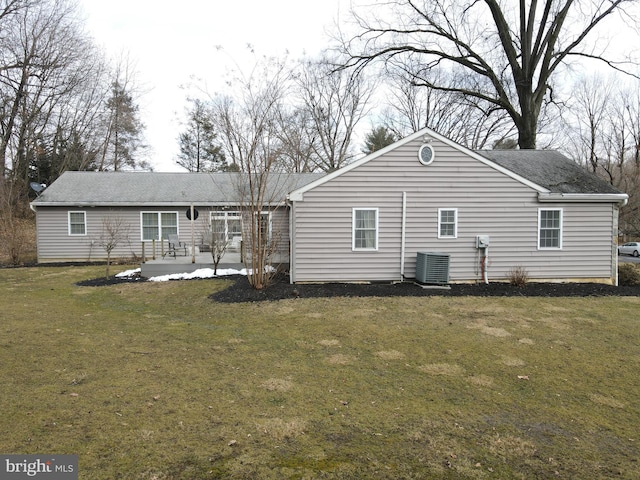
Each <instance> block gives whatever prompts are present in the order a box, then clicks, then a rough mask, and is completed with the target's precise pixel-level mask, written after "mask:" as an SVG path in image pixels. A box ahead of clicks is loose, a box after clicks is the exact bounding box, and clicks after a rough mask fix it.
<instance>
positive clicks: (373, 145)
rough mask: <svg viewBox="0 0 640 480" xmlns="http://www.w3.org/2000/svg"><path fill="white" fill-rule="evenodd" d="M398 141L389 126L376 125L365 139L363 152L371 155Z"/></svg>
mask: <svg viewBox="0 0 640 480" xmlns="http://www.w3.org/2000/svg"><path fill="white" fill-rule="evenodd" d="M395 141H396V137H395V135H394V134H393V133H392V132H391V131H389V129H388V128H387V127H376V128H374V129H373V130H371V131H370V132H369V133H368V134H367V136H366V138H365V139H364V148H363V149H362V153H365V154H367V155H369V154H370V153H373V152H375V151H377V150H381V149H383V148H384V147H386V146H387V145H391V144H392V143H393V142H395Z"/></svg>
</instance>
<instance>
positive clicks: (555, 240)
mask: <svg viewBox="0 0 640 480" xmlns="http://www.w3.org/2000/svg"><path fill="white" fill-rule="evenodd" d="M561 248H562V209H561V208H557V209H549V210H544V209H542V208H541V209H539V210H538V249H561Z"/></svg>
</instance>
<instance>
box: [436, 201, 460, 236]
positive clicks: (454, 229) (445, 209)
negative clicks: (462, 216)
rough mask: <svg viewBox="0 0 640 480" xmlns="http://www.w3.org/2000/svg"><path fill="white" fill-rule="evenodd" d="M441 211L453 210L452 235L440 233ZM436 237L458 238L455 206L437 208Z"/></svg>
mask: <svg viewBox="0 0 640 480" xmlns="http://www.w3.org/2000/svg"><path fill="white" fill-rule="evenodd" d="M442 212H453V214H454V217H455V218H454V223H453V235H442V234H441V232H442V228H441V227H442ZM438 238H458V209H457V208H439V209H438Z"/></svg>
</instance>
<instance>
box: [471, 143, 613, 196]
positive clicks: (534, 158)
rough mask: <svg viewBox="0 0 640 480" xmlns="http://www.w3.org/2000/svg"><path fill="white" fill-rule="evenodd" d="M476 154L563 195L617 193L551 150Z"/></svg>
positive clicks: (501, 151) (606, 184) (491, 151)
mask: <svg viewBox="0 0 640 480" xmlns="http://www.w3.org/2000/svg"><path fill="white" fill-rule="evenodd" d="M476 153H477V154H479V155H482V156H483V157H484V158H486V159H488V160H490V161H491V162H493V163H496V164H498V165H500V166H501V167H503V168H506V169H507V170H510V171H511V172H513V173H515V174H516V175H519V176H521V177H523V178H525V179H527V180H529V181H530V182H533V183H535V184H536V185H539V186H541V187H543V188H546V189H547V190H549V192H550V193H565V194H567V193H568V194H620V193H622V192H620V191H619V190H617V189H616V188H614V187H613V186H612V185H610V184H609V183H607V182H605V181H604V180H602V179H601V178H599V177H597V176H596V175H594V174H592V173H591V172H589V171H587V170H586V169H584V168H583V167H581V166H580V165H578V164H577V163H576V162H574V161H573V160H571V159H569V158H567V157H565V156H564V155H562V154H561V153H559V152H556V151H552V150H477V151H476Z"/></svg>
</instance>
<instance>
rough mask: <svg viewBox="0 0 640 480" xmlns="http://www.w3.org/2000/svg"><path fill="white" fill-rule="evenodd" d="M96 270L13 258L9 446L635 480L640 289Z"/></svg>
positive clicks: (319, 474)
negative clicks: (451, 289)
mask: <svg viewBox="0 0 640 480" xmlns="http://www.w3.org/2000/svg"><path fill="white" fill-rule="evenodd" d="M102 271H103V268H102V267H85V268H52V267H50V268H26V269H5V270H0V298H1V299H2V300H0V310H1V311H2V312H3V313H2V321H1V322H0V364H1V365H2V370H1V371H0V383H1V384H2V386H3V388H2V395H0V411H1V412H2V415H0V431H2V436H1V437H0V451H3V452H6V453H22V454H28V453H69V454H72V453H73V454H78V455H79V457H80V478H82V479H113V478H132V479H163V480H170V479H185V480H186V479H189V480H192V479H214V478H215V479H217V478H229V479H245V478H252V479H253V478H260V479H263V478H266V479H271V478H273V479H281V478H340V479H346V478H349V479H351V478H354V479H355V478H358V479H360V478H385V479H387V478H388V479H394V478H398V479H399V478H402V479H405V478H434V479H441V478H444V479H485V478H486V479H489V478H491V479H496V478H498V479H514V478H516V479H517V478H520V479H528V478H580V479H599V478H613V477H615V478H623V479H635V478H640V467H639V465H638V462H637V461H636V459H637V458H638V457H639V456H640V452H639V446H638V442H640V440H639V439H638V436H637V426H638V425H639V424H640V412H639V411H638V409H637V407H636V404H637V399H638V398H639V397H640V385H639V384H638V381H637V372H638V371H639V368H640V326H639V325H638V321H637V311H638V308H639V307H640V300H639V299H638V298H635V297H629V298H517V297H514V298H455V299H451V298H446V297H431V298H429V297H424V298H366V299H365V298H349V299H347V298H333V299H292V300H285V301H280V302H273V303H252V304H251V303H249V304H242V305H228V304H224V305H223V304H216V303H214V302H211V301H210V300H208V299H207V296H208V295H209V294H210V293H212V292H213V291H215V290H217V289H221V288H224V287H225V285H226V283H225V281H223V280H206V281H204V280H203V281H191V282H170V283H142V284H128V285H119V286H113V287H101V288H90V287H77V286H75V285H74V282H75V281H77V280H81V279H87V278H92V277H97V276H100V275H102ZM363 312H365V313H364V314H363ZM504 332H507V333H508V335H505V334H504Z"/></svg>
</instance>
